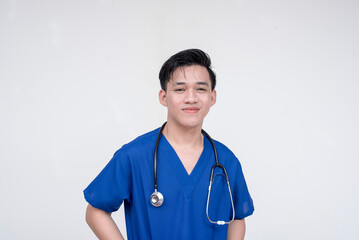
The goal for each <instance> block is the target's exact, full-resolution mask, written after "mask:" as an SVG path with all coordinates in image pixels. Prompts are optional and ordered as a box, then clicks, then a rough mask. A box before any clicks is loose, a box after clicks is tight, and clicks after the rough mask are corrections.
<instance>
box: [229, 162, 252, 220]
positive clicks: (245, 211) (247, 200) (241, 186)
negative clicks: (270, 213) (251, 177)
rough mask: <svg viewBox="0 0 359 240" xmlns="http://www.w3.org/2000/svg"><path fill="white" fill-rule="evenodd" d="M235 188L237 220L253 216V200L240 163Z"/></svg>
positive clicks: (234, 200) (234, 201)
mask: <svg viewBox="0 0 359 240" xmlns="http://www.w3.org/2000/svg"><path fill="white" fill-rule="evenodd" d="M237 161H238V160H237ZM233 187H234V189H233V190H232V191H233V203H234V210H235V219H243V218H245V217H248V216H250V215H252V214H253V212H254V205H253V200H252V198H251V196H250V194H249V192H248V187H247V183H246V180H245V179H244V175H243V171H242V167H241V164H240V163H239V161H238V166H237V169H236V176H235V182H234V185H233Z"/></svg>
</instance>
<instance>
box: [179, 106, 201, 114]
mask: <svg viewBox="0 0 359 240" xmlns="http://www.w3.org/2000/svg"><path fill="white" fill-rule="evenodd" d="M182 111H184V112H185V113H197V112H198V111H199V108H197V107H187V108H183V109H182Z"/></svg>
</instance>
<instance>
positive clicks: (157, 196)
mask: <svg viewBox="0 0 359 240" xmlns="http://www.w3.org/2000/svg"><path fill="white" fill-rule="evenodd" d="M166 123H167V122H165V123H164V124H163V125H162V127H161V129H160V131H159V133H158V136H157V140H156V146H155V153H154V156H153V174H154V187H155V192H154V193H152V194H151V198H150V199H151V204H152V205H153V206H155V207H159V206H161V205H162V203H163V200H164V198H163V195H162V194H161V193H160V192H158V191H157V189H158V187H157V152H158V145H159V142H160V138H161V135H162V131H163V129H164V128H165V126H166ZM202 133H203V134H204V135H205V136H206V137H207V138H208V139H209V141H210V142H211V144H212V147H213V151H214V156H215V159H216V163H215V164H214V165H213V166H212V169H211V176H210V180H209V187H208V196H207V206H206V214H207V218H208V221H210V222H211V223H214V224H218V225H224V224H230V223H231V222H233V220H234V204H233V198H232V191H231V187H230V185H229V179H228V174H227V171H226V168H225V167H224V166H223V165H222V164H220V163H219V161H218V154H217V149H216V146H215V144H214V142H213V140H212V138H211V137H210V136H209V135H208V133H206V132H205V131H204V130H203V129H202ZM216 167H219V168H221V169H222V170H223V172H224V176H225V177H226V181H227V186H228V191H229V196H230V198H231V204H232V211H233V213H232V219H231V220H230V221H229V222H226V221H223V220H218V221H212V220H211V219H210V218H209V216H208V205H209V198H210V196H211V187H212V183H213V179H214V178H213V172H214V169H215V168H216Z"/></svg>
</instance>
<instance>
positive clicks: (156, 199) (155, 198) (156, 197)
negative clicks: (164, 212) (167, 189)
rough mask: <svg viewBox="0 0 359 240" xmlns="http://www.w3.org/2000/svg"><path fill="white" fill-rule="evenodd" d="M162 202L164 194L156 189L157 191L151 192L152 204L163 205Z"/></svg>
mask: <svg viewBox="0 0 359 240" xmlns="http://www.w3.org/2000/svg"><path fill="white" fill-rule="evenodd" d="M162 203H163V195H162V194H161V193H160V192H157V190H155V192H154V193H152V194H151V204H152V205H153V206H155V207H159V206H161V205H162Z"/></svg>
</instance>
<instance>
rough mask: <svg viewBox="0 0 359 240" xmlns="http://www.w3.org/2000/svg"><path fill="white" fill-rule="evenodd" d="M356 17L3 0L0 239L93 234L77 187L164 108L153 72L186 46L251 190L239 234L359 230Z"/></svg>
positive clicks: (217, 125) (260, 4)
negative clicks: (203, 61)
mask: <svg viewBox="0 0 359 240" xmlns="http://www.w3.org/2000/svg"><path fill="white" fill-rule="evenodd" d="M358 23H359V2H358V1H355V0H328V1H324V0H322V1H319V0H301V1H299V0H297V1H285V0H274V1H265V0H261V1H260V0H252V1H249V0H243V1H230V0H228V1H219V0H217V1H215V0H206V1H204V0H203V1H184V0H182V1H164V0H162V1H161V0H152V1H119V0H97V1H94V0H93V1H85V0H71V1H70V0H62V1H45V0H43V1H26V0H22V1H20V0H19V1H17V0H0V111H1V112H0V114H1V118H0V209H1V211H0V238H1V239H95V237H94V235H93V233H92V232H91V230H90V229H89V227H88V226H87V225H86V223H85V217H84V216H85V207H86V202H85V200H84V199H83V193H82V191H83V189H84V188H86V186H87V185H88V184H89V183H90V182H91V181H92V180H93V179H94V178H95V176H96V175H97V174H98V173H99V172H100V170H101V169H102V168H103V167H104V166H105V164H106V163H107V162H108V161H109V160H110V158H111V157H112V154H113V153H114V152H115V151H116V150H117V149H118V148H119V147H121V146H122V145H123V144H125V143H127V142H128V141H130V140H132V139H133V138H135V137H136V136H138V135H140V134H142V133H144V132H147V131H150V130H153V129H154V128H157V127H159V126H160V125H161V124H162V123H163V122H164V121H165V119H166V109H165V108H164V107H162V106H161V105H160V104H159V102H158V98H157V95H158V91H159V89H160V87H159V81H158V71H159V69H160V67H161V65H162V63H163V62H164V61H165V60H166V59H167V58H168V57H169V56H171V55H172V54H174V53H176V52H178V51H180V50H183V49H187V48H193V47H196V48H201V49H203V50H204V51H206V52H207V53H209V55H210V56H211V58H212V61H213V66H214V70H215V72H216V73H217V78H218V87H217V91H218V99H217V104H216V105H215V106H214V107H213V108H212V109H211V112H210V114H209V115H208V117H207V119H206V121H205V125H204V129H206V130H207V131H208V132H209V133H210V134H211V135H212V137H213V138H215V139H217V140H220V141H222V142H223V143H225V144H226V145H227V146H228V147H230V148H231V149H232V150H233V151H234V152H235V153H236V155H237V156H238V157H239V158H240V159H241V163H242V165H243V169H244V173H245V176H246V179H247V183H248V186H249V189H250V192H251V195H252V197H253V199H254V203H255V209H256V210H255V213H254V215H253V216H251V217H249V218H248V219H247V237H246V239H248V240H262V239H276V240H280V239H283V240H288V239H315V240H317V239H325V240H328V239H329V240H330V239H345V240H350V239H359V228H358V222H359V217H358V216H359V207H358V203H359V191H358V183H359V176H358V174H357V173H358V172H359V162H358V160H359V153H358V149H359V127H358V122H359V97H358V93H359V91H358V90H359V83H358V80H359V70H358V69H359V67H358V66H359V60H358V59H359V57H358V54H359V47H358V46H359V44H358V42H359V27H358ZM114 218H115V219H116V221H117V222H118V224H119V225H120V228H121V230H122V231H124V229H125V226H124V217H123V210H122V208H121V210H120V211H119V213H116V214H114Z"/></svg>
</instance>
